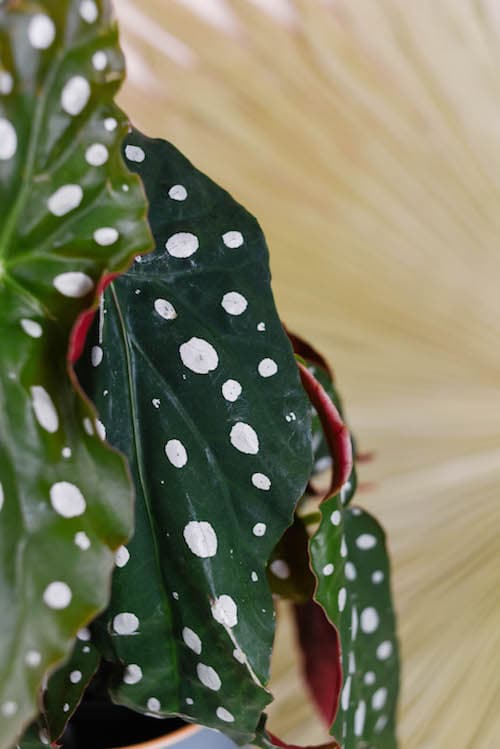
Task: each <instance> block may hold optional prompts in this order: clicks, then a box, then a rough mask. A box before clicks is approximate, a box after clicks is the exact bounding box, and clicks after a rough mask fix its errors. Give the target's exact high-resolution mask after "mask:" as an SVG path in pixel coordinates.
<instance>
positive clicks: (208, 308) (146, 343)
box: [80, 132, 312, 743]
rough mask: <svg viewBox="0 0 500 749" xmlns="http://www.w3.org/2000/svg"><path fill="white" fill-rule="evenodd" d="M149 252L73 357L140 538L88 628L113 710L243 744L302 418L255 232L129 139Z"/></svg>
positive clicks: (205, 185)
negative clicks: (106, 644)
mask: <svg viewBox="0 0 500 749" xmlns="http://www.w3.org/2000/svg"><path fill="white" fill-rule="evenodd" d="M125 153H126V156H127V158H128V160H129V165H130V166H131V168H133V169H134V170H136V171H137V172H138V173H139V174H140V176H141V177H142V179H143V181H144V184H145V188H146V193H147V196H148V198H149V201H150V223H151V227H152V230H153V233H154V235H155V239H156V251H155V252H154V253H153V254H152V255H150V256H147V257H144V258H140V259H139V260H140V262H139V261H138V262H136V263H135V265H134V267H133V268H132V269H131V270H130V271H129V272H128V273H126V274H125V275H124V276H123V277H121V278H120V279H118V280H117V281H116V282H115V283H113V285H112V286H111V287H110V289H109V290H108V291H107V292H106V294H105V298H104V303H103V308H102V311H101V318H100V321H99V322H97V323H96V325H95V328H94V331H93V335H94V338H93V340H92V341H91V343H90V346H89V349H88V351H87V354H86V358H85V361H84V362H82V365H81V369H80V374H81V377H82V382H83V383H84V386H85V389H86V390H87V392H88V393H89V395H90V396H91V398H92V399H93V400H94V401H95V402H96V404H97V405H98V408H99V411H100V414H101V419H102V422H103V424H104V426H105V429H106V433H107V437H108V439H109V441H110V442H111V444H113V445H115V446H116V447H118V448H120V449H121V450H123V451H124V452H125V453H126V454H127V456H128V458H129V461H130V465H131V468H132V472H133V475H134V480H135V484H136V487H137V516H136V522H137V527H136V533H135V536H134V538H133V540H132V542H131V543H130V544H129V545H128V547H127V549H126V550H125V549H124V550H122V552H121V555H120V556H119V562H118V563H119V569H118V570H117V574H116V576H115V580H114V588H113V597H112V603H111V607H110V609H109V611H108V612H107V615H106V617H105V618H104V619H103V620H101V627H102V630H103V632H106V631H107V632H109V633H110V637H111V640H112V646H113V648H114V650H115V653H116V658H117V659H118V658H119V659H121V661H122V662H123V663H124V664H125V665H126V667H127V668H126V670H125V675H124V678H123V680H122V681H121V682H120V683H118V684H116V685H115V687H114V690H113V695H114V699H115V700H117V701H118V702H120V703H122V704H125V705H128V706H130V707H132V708H134V709H138V710H142V711H147V712H150V713H152V714H157V715H164V714H172V713H175V714H180V715H183V716H184V717H186V718H187V719H188V720H190V721H196V722H200V723H203V724H205V725H208V726H212V727H215V728H218V729H220V730H223V731H225V732H226V733H229V734H230V735H231V736H233V738H234V739H235V740H236V741H238V742H240V743H244V742H245V741H248V740H249V739H250V738H251V737H252V735H253V734H254V732H255V728H256V725H257V723H258V720H259V716H260V713H261V711H262V709H263V707H264V706H265V704H266V703H267V702H269V699H270V696H269V694H268V693H267V692H266V691H265V689H264V686H263V685H265V684H266V682H267V680H268V676H269V659H270V653H271V646H272V641H273V633H274V612H273V604H272V598H271V593H270V590H269V586H268V583H267V579H266V571H265V567H266V562H267V560H268V558H269V556H270V554H271V552H272V549H273V548H274V546H275V544H276V542H277V541H278V540H279V538H280V537H281V535H282V534H283V531H284V530H285V528H286V526H287V525H289V524H290V522H291V520H292V516H293V510H294V507H295V504H296V502H297V500H298V498H299V497H300V496H301V494H302V492H303V490H304V487H305V485H306V483H307V479H308V476H309V474H310V470H311V464H312V460H311V448H310V419H309V409H308V405H307V402H306V398H305V394H304V393H303V391H302V388H301V386H300V383H299V378H298V372H297V367H296V363H295V361H294V357H293V355H292V351H291V347H290V344H289V342H288V340H287V338H286V336H285V334H284V332H283V329H282V327H281V324H280V321H279V319H278V317H277V314H276V311H275V307H274V302H273V298H272V294H271V289H270V276H269V268H268V252H267V247H266V244H265V241H264V238H263V235H262V232H261V230H260V228H259V226H258V224H257V222H256V221H255V219H254V218H253V217H252V216H250V215H249V214H248V213H247V212H246V211H245V210H244V209H243V208H242V207H241V206H239V205H238V204H237V203H236V202H235V201H234V200H233V199H232V198H231V197H230V196H229V195H228V194H227V193H226V192H225V191H224V190H222V189H221V188H219V187H218V186H217V185H215V184H214V183H213V182H212V181H211V180H209V179H208V178H207V177H205V176H204V175H202V174H200V172H198V171H197V170H196V169H195V168H194V167H193V166H192V165H191V164H190V163H189V162H188V161H187V160H186V159H185V158H184V157H183V156H182V155H181V154H179V152H178V151H176V149H175V148H174V147H173V146H171V145H169V144H167V143H165V142H163V141H159V140H150V139H148V138H145V137H144V136H141V135H140V134H139V133H137V132H134V133H132V134H131V135H130V136H129V138H128V142H127V146H126V149H125Z"/></svg>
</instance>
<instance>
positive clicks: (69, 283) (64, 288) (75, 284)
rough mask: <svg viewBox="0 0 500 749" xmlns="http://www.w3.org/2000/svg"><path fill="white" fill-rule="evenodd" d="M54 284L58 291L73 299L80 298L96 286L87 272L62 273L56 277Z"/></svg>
mask: <svg viewBox="0 0 500 749" xmlns="http://www.w3.org/2000/svg"><path fill="white" fill-rule="evenodd" d="M53 284H54V286H55V288H56V289H57V291H58V292H59V293H60V294H62V295H63V296H67V297H70V298H71V299H80V298H81V297H84V296H87V294H88V293H89V292H90V291H92V289H93V288H94V282H93V280H92V279H91V278H90V276H87V275H86V274H85V273H79V272H74V273H71V272H70V273H61V274H60V275H59V276H56V277H55V278H54V281H53Z"/></svg>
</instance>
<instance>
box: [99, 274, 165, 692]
mask: <svg viewBox="0 0 500 749" xmlns="http://www.w3.org/2000/svg"><path fill="white" fill-rule="evenodd" d="M109 290H110V293H111V296H112V298H113V304H114V305H115V309H116V313H117V315H118V320H119V324H120V331H121V336H122V341H123V349H124V352H125V361H126V366H127V380H128V383H129V388H128V389H129V392H130V409H131V412H132V434H133V440H134V451H135V453H136V455H137V472H138V474H139V481H140V485H141V489H142V493H143V496H144V502H145V505H146V512H147V514H148V520H149V523H150V526H151V528H152V530H153V532H152V534H151V535H152V536H153V549H154V556H155V561H156V566H157V568H158V569H159V570H160V574H161V577H162V579H163V568H162V566H161V564H160V550H159V548H158V542H157V533H156V531H157V526H156V521H155V516H154V513H153V510H152V507H151V498H150V496H149V491H148V489H147V484H146V480H145V477H144V472H143V469H142V464H143V454H142V443H141V438H140V433H139V430H138V428H137V423H138V413H137V412H138V408H137V400H136V390H135V387H134V378H133V375H132V366H131V360H130V347H129V344H128V337H127V328H126V325H125V320H124V318H123V313H122V309H121V307H120V302H119V300H118V296H117V294H116V290H115V287H114V284H111V285H110V287H109ZM136 500H137V497H136ZM160 588H161V595H162V598H163V601H164V603H165V609H166V611H169V612H171V608H170V602H169V600H168V598H167V596H166V593H165V587H164V586H163V585H161V586H160ZM171 652H172V654H173V658H174V659H175V664H174V665H175V669H174V672H175V674H176V693H177V694H178V692H179V668H178V657H177V648H176V647H173V648H172V649H171Z"/></svg>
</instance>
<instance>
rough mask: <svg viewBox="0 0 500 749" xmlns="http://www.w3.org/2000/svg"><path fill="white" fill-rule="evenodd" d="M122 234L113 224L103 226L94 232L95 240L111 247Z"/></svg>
mask: <svg viewBox="0 0 500 749" xmlns="http://www.w3.org/2000/svg"><path fill="white" fill-rule="evenodd" d="M119 236H120V234H119V232H118V231H117V230H116V229H115V228H114V227H113V226H103V227H102V228H100V229H96V231H95V232H94V240H95V241H96V243H97V244H98V245H99V246H100V247H110V246H111V245H112V244H115V242H117V241H118V238H119Z"/></svg>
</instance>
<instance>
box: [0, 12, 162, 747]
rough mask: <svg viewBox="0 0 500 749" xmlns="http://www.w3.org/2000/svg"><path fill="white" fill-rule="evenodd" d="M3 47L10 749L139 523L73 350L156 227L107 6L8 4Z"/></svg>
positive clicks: (2, 665) (2, 401) (3, 640)
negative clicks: (104, 288)
mask: <svg viewBox="0 0 500 749" xmlns="http://www.w3.org/2000/svg"><path fill="white" fill-rule="evenodd" d="M82 7H84V8H85V9H86V11H85V12H83V13H82ZM90 8H92V12H91V13H90V14H89V12H88V11H89V9H90ZM0 49H1V58H0V66H1V70H0V85H1V95H0V205H1V222H0V350H1V367H0V513H1V514H0V518H1V522H0V611H1V621H2V628H1V633H0V747H2V749H4V748H5V747H9V746H11V744H12V743H13V742H14V741H15V740H16V737H17V736H18V735H19V733H20V731H21V729H22V728H23V727H24V726H25V725H26V724H27V723H28V722H29V720H31V718H32V717H33V716H34V714H35V713H36V710H37V702H36V700H37V693H38V690H39V687H40V684H41V682H42V678H43V676H44V674H45V673H46V672H47V671H48V670H49V668H52V667H53V666H54V665H55V664H56V663H57V662H59V661H60V660H61V659H62V658H63V657H64V656H66V655H68V653H69V651H70V648H71V644H72V641H73V638H74V637H75V634H76V632H77V630H78V628H79V627H80V626H82V625H83V624H84V623H85V622H86V621H88V620H89V619H90V618H91V617H92V616H94V615H95V614H96V613H97V612H98V611H99V610H100V609H102V608H103V607H104V606H105V605H106V603H107V600H108V593H109V579H110V574H111V571H112V568H113V553H112V550H113V549H115V548H116V547H117V546H118V545H119V544H120V543H122V542H123V540H124V539H125V538H126V537H127V536H128V535H129V533H130V531H131V521H132V513H131V502H132V491H131V487H130V483H129V481H128V477H127V472H126V468H125V465H124V462H123V460H122V458H121V457H119V456H118V455H117V454H116V453H115V452H114V451H111V450H110V449H109V448H108V447H107V446H105V445H104V444H103V443H102V441H101V439H100V437H99V436H98V433H97V432H96V429H95V426H94V413H93V411H92V409H91V408H90V407H89V405H88V404H87V402H86V401H85V400H84V399H83V397H82V396H81V395H80V394H79V392H78V391H77V390H76V389H75V386H74V382H73V381H72V378H71V372H70V371H69V369H68V365H67V352H68V346H69V341H70V335H71V330H72V328H73V326H74V325H75V321H76V320H77V318H78V317H79V316H80V315H81V314H82V312H83V311H84V310H85V309H86V308H88V307H89V306H90V305H91V304H92V303H93V301H94V295H95V290H96V288H97V286H98V285H99V283H100V281H101V279H102V278H103V277H104V276H105V275H106V274H108V273H110V272H116V271H119V270H121V269H123V268H124V267H125V266H126V265H127V263H128V260H129V258H130V256H131V254H135V253H138V252H142V251H144V250H145V249H147V247H148V245H149V232H148V227H147V224H146V222H145V221H144V220H143V215H144V212H145V202H144V198H143V194H142V191H141V187H140V183H139V182H138V180H137V178H135V177H133V176H132V175H130V174H129V172H128V171H127V169H126V167H125V165H124V164H123V161H122V158H121V153H120V144H121V140H122V137H123V134H124V131H126V129H127V124H126V122H125V120H124V117H123V116H122V115H121V114H120V112H119V111H118V109H117V108H116V107H115V105H114V104H113V96H114V94H115V92H116V90H117V87H118V85H119V83H120V81H121V80H122V77H123V60H122V57H121V53H120V50H119V47H118V43H117V34H116V28H115V25H114V23H113V22H112V19H111V11H110V7H109V3H108V2H100V3H93V2H91V3H80V2H69V0H45V1H44V2H39V3H37V2H27V1H26V2H25V1H24V0H16V1H15V2H14V0H7V2H3V3H2V4H1V7H0ZM111 240H113V241H111Z"/></svg>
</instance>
